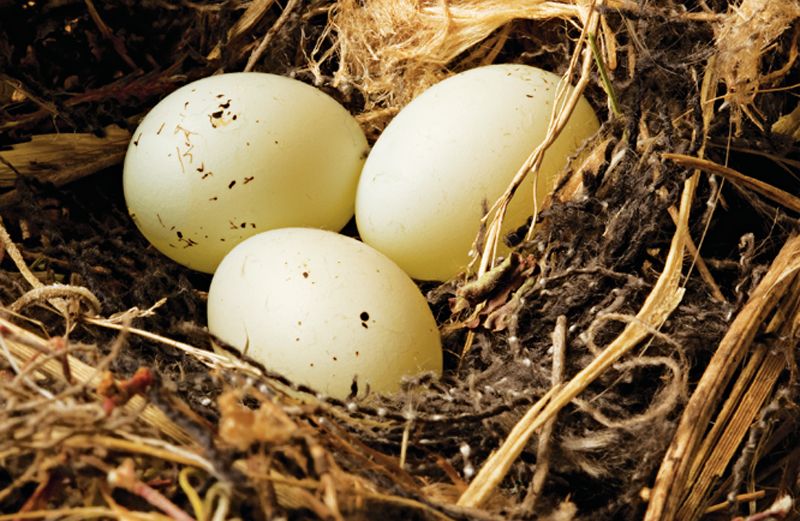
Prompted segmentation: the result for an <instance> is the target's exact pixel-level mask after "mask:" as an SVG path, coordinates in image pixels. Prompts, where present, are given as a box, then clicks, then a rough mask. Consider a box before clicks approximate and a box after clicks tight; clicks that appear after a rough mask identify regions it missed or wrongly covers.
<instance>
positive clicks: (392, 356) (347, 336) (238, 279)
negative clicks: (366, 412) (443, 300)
mask: <svg viewBox="0 0 800 521" xmlns="http://www.w3.org/2000/svg"><path fill="white" fill-rule="evenodd" d="M208 328H209V330H210V331H211V332H212V333H213V334H214V335H216V336H217V337H219V338H220V339H222V340H224V341H225V342H227V343H229V344H231V345H233V346H235V347H237V348H239V349H242V350H246V352H247V354H248V355H249V356H251V357H252V358H253V359H255V360H257V361H260V362H261V363H263V364H264V365H265V366H266V367H267V368H269V369H271V370H274V371H277V372H279V373H282V374H284V375H285V376H287V377H289V378H290V379H291V380H293V381H295V382H297V383H302V384H306V385H308V386H311V387H313V388H315V389H316V390H318V391H322V392H323V393H326V394H328V395H330V396H334V397H338V398H344V397H346V396H347V395H348V394H349V393H350V392H351V386H352V384H353V379H354V378H357V382H358V384H357V388H358V390H359V394H361V393H363V392H364V391H365V389H366V386H367V385H369V387H370V388H371V389H372V390H374V391H379V392H391V391H395V390H397V389H398V387H399V384H400V381H401V378H402V377H403V376H405V375H415V374H418V373H420V372H423V371H433V372H435V373H437V374H439V373H441V370H442V349H441V343H440V338H439V332H438V329H437V327H436V322H435V320H434V318H433V315H432V313H431V311H430V308H429V307H428V305H427V302H426V301H425V298H424V297H423V296H422V294H421V293H420V291H419V289H418V288H417V286H416V285H415V284H414V282H413V281H412V280H411V279H410V278H409V277H408V275H406V274H405V273H404V272H403V270H401V269H400V268H399V267H398V266H397V265H395V264H394V263H393V262H392V261H390V260H389V259H388V258H386V257H385V256H384V255H382V254H381V253H379V252H377V251H375V250H374V249H372V248H370V247H369V246H367V245H365V244H363V243H361V242H359V241H356V240H354V239H351V238H349V237H345V236H343V235H339V234H336V233H333V232H328V231H323V230H317V229H308V228H286V229H282V230H273V231H268V232H265V233H261V234H258V235H256V236H253V237H251V238H249V239H247V240H245V241H244V242H242V243H241V244H239V245H238V246H237V247H236V248H234V249H233V250H232V251H231V252H230V253H229V254H228V255H227V256H226V257H225V258H224V259H223V261H222V262H221V263H220V265H219V268H218V269H217V271H216V273H215V274H214V278H213V280H212V281H211V288H210V289H209V293H208Z"/></svg>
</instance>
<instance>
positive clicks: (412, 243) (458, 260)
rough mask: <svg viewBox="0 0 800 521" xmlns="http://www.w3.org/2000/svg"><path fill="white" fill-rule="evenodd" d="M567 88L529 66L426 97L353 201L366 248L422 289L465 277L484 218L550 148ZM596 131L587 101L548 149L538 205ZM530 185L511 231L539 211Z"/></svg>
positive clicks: (374, 161) (473, 77) (512, 211)
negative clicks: (529, 163)
mask: <svg viewBox="0 0 800 521" xmlns="http://www.w3.org/2000/svg"><path fill="white" fill-rule="evenodd" d="M560 81H561V78H560V77H559V76H557V75H555V74H553V73H551V72H547V71H544V70H542V69H537V68H535V67H529V66H526V65H510V64H500V65H489V66H486V67H478V68H475V69H472V70H469V71H466V72H462V73H460V74H456V75H455V76H452V77H450V78H448V79H446V80H444V81H442V82H440V83H438V84H436V85H434V86H432V87H431V88H429V89H428V90H426V91H425V92H423V93H422V94H421V95H420V96H419V97H417V98H416V99H414V100H413V101H412V102H411V103H409V104H408V105H407V106H406V107H405V108H403V110H401V111H400V113H399V114H398V115H397V116H396V117H395V118H394V119H393V120H392V122H391V123H390V124H389V125H388V126H387V127H386V130H384V131H383V134H381V136H380V138H378V141H377V142H376V143H375V146H374V147H373V149H372V152H370V154H369V158H368V159H367V162H366V164H365V165H364V171H363V172H362V174H361V179H360V181H359V186H358V192H357V195H356V220H357V222H358V231H359V233H360V234H361V238H362V240H363V241H364V242H366V243H367V244H369V245H371V246H373V247H374V248H376V249H378V250H379V251H381V252H383V253H384V254H386V255H387V256H388V257H389V258H391V259H392V260H393V261H395V262H396V263H397V264H399V265H400V267H402V268H403V269H405V270H406V272H407V273H408V274H410V275H411V276H412V277H414V278H416V279H422V280H447V279H449V278H451V277H453V276H455V275H457V274H458V273H459V272H460V271H462V270H464V269H465V267H466V266H467V264H468V263H469V261H470V257H469V254H468V252H469V250H470V248H471V246H472V243H473V241H474V240H475V237H476V235H477V234H478V230H479V227H480V222H481V217H482V216H483V214H484V211H485V210H484V208H485V207H486V206H487V205H492V204H493V203H494V202H495V201H496V200H497V198H498V197H500V195H501V194H502V193H503V192H504V190H505V189H506V187H508V185H509V183H510V182H511V180H512V179H513V178H514V175H515V174H516V173H517V171H518V170H519V168H520V167H521V166H522V164H523V163H524V162H525V160H526V158H527V157H528V155H529V154H530V153H531V152H532V151H533V150H534V149H535V148H536V147H537V146H538V145H539V144H540V143H541V142H542V141H543V140H544V138H545V135H546V133H547V127H548V123H549V121H550V117H551V115H552V113H553V110H554V103H555V97H556V91H557V89H558V85H559V83H560ZM598 127H599V122H598V120H597V117H596V116H595V114H594V111H593V110H592V107H591V106H590V105H589V103H588V102H587V101H586V100H585V99H583V98H581V99H580V101H579V102H578V104H577V106H576V107H575V110H574V112H573V113H572V116H571V117H570V119H569V122H568V123H567V125H566V126H565V128H564V130H563V131H562V132H561V134H560V135H559V137H558V139H556V140H555V142H554V143H553V144H552V145H551V146H550V147H549V148H548V150H547V153H546V154H545V156H544V161H543V163H542V165H541V168H540V170H539V175H538V181H537V185H536V196H537V199H538V202H539V204H540V205H541V203H542V202H543V200H544V198H545V196H546V195H547V194H548V193H549V192H550V191H551V190H552V188H553V185H554V183H555V181H556V179H557V178H558V175H559V173H560V172H561V170H562V168H563V167H564V165H565V164H566V161H567V158H568V156H569V155H570V154H573V153H574V152H575V151H576V150H577V148H578V147H579V146H580V145H581V143H582V142H583V141H584V140H585V139H586V138H588V137H589V136H591V135H592V134H594V133H595V132H596V131H597V129H598ZM533 187H534V185H533V179H532V176H528V179H527V180H526V181H525V183H524V184H523V185H522V186H521V187H520V189H519V190H518V191H517V193H516V195H515V196H514V198H513V199H512V201H511V204H510V206H509V208H508V213H507V215H506V219H505V221H504V223H505V231H506V232H508V231H511V230H513V229H515V228H517V227H519V226H522V225H523V224H525V221H526V220H527V218H528V216H530V215H531V213H532V211H533Z"/></svg>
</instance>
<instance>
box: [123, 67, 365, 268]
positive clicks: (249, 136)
mask: <svg viewBox="0 0 800 521" xmlns="http://www.w3.org/2000/svg"><path fill="white" fill-rule="evenodd" d="M367 151H368V145H367V141H366V138H365V137H364V133H363V132H362V130H361V128H360V127H359V125H358V123H357V122H356V121H355V119H354V118H353V117H352V116H351V115H350V114H349V113H348V112H347V110H346V109H345V108H344V107H342V106H341V105H339V103H337V102H336V101H335V100H334V99H333V98H331V97H330V96H328V95H327V94H325V93H323V92H321V91H320V90H318V89H315V88H313V87H311V86H309V85H306V84H304V83H302V82H300V81H297V80H293V79H290V78H285V77H282V76H277V75H273V74H265V73H231V74H221V75H218V76H211V77H208V78H204V79H201V80H198V81H195V82H192V83H189V84H187V85H185V86H183V87H181V88H179V89H178V90H176V91H174V92H173V93H171V94H170V95H169V96H167V97H166V98H164V99H163V100H161V102H159V103H158V104H157V105H156V106H155V107H154V108H153V109H152V110H151V111H150V112H149V113H148V114H147V115H146V116H145V118H144V119H143V120H142V122H141V124H140V125H139V127H138V128H137V129H136V131H135V132H134V133H133V137H132V139H131V142H130V145H129V147H128V151H127V155H126V156H125V166H124V170H123V189H124V193H125V200H126V203H127V205H128V210H129V213H130V215H131V217H132V218H133V221H134V222H135V223H136V225H137V226H138V228H139V230H140V231H141V232H142V234H143V235H144V236H145V237H146V238H147V239H148V240H149V241H150V243H152V244H153V246H155V247H156V248H157V249H158V250H160V251H161V252H162V253H164V254H166V255H167V256H168V257H170V258H172V259H173V260H175V261H177V262H179V263H181V264H184V265H186V266H188V267H190V268H192V269H195V270H199V271H204V272H207V273H212V272H213V271H214V269H215V268H216V267H217V265H218V264H219V262H220V260H222V257H223V256H224V255H225V254H226V253H227V252H228V251H230V250H231V248H233V247H234V246H235V245H236V244H238V243H239V242H241V241H242V240H244V239H246V238H247V237H250V236H251V235H254V234H256V233H259V232H263V231H266V230H270V229H274V228H282V227H287V226H308V227H319V228H325V229H329V230H339V229H341V228H342V227H343V226H344V225H345V224H346V223H347V222H348V221H349V220H350V219H351V218H352V216H353V209H354V200H355V190H356V186H357V183H358V176H359V173H360V171H361V167H362V166H363V163H364V158H365V157H366V153H367Z"/></svg>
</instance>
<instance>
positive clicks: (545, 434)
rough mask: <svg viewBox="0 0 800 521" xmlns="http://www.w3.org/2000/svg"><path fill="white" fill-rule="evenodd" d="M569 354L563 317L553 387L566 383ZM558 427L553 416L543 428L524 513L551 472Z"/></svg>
mask: <svg viewBox="0 0 800 521" xmlns="http://www.w3.org/2000/svg"><path fill="white" fill-rule="evenodd" d="M566 354H567V317H565V316H564V315H561V316H559V317H558V319H557V320H556V327H555V329H554V330H553V375H552V385H553V387H556V386H559V385H561V383H562V382H563V381H564V369H565V367H566V363H565V362H566V360H565V358H566ZM555 425H556V416H553V417H552V418H551V419H550V420H549V421H548V422H547V423H546V424H545V425H544V427H542V433H541V434H540V435H539V444H538V446H537V448H536V470H535V471H534V473H533V479H532V480H531V484H530V488H528V493H527V494H526V496H525V499H524V500H523V501H522V506H521V508H520V510H522V511H523V512H533V509H534V507H535V506H536V500H537V499H538V498H539V496H540V495H541V493H542V489H543V488H544V483H545V481H546V480H547V474H548V472H549V471H550V446H551V440H552V437H553V429H554V428H555Z"/></svg>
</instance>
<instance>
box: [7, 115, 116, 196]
mask: <svg viewBox="0 0 800 521" xmlns="http://www.w3.org/2000/svg"><path fill="white" fill-rule="evenodd" d="M105 134H106V135H105V137H97V136H95V135H94V134H89V133H84V134H41V135H38V136H34V137H33V139H31V140H30V141H28V142H27V143H20V144H18V145H13V147H12V148H11V150H4V151H3V152H0V188H11V187H13V186H14V183H15V182H16V180H17V178H18V177H33V178H35V179H37V180H39V181H43V182H48V183H52V184H54V185H56V186H63V185H65V184H67V183H71V182H73V181H76V180H78V179H81V178H83V177H86V176H88V175H91V174H94V173H95V172H98V171H100V170H103V169H104V168H108V167H110V166H114V165H116V164H119V163H121V162H122V160H123V159H124V158H125V151H126V150H127V149H128V142H129V141H130V137H131V135H130V133H129V132H128V131H127V130H125V129H122V128H120V127H118V126H116V125H111V126H108V127H106V128H105ZM16 197H17V196H16V194H15V193H14V192H10V193H8V194H3V195H2V196H0V207H3V206H6V205H8V204H11V203H12V202H14V200H15V199H16Z"/></svg>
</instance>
